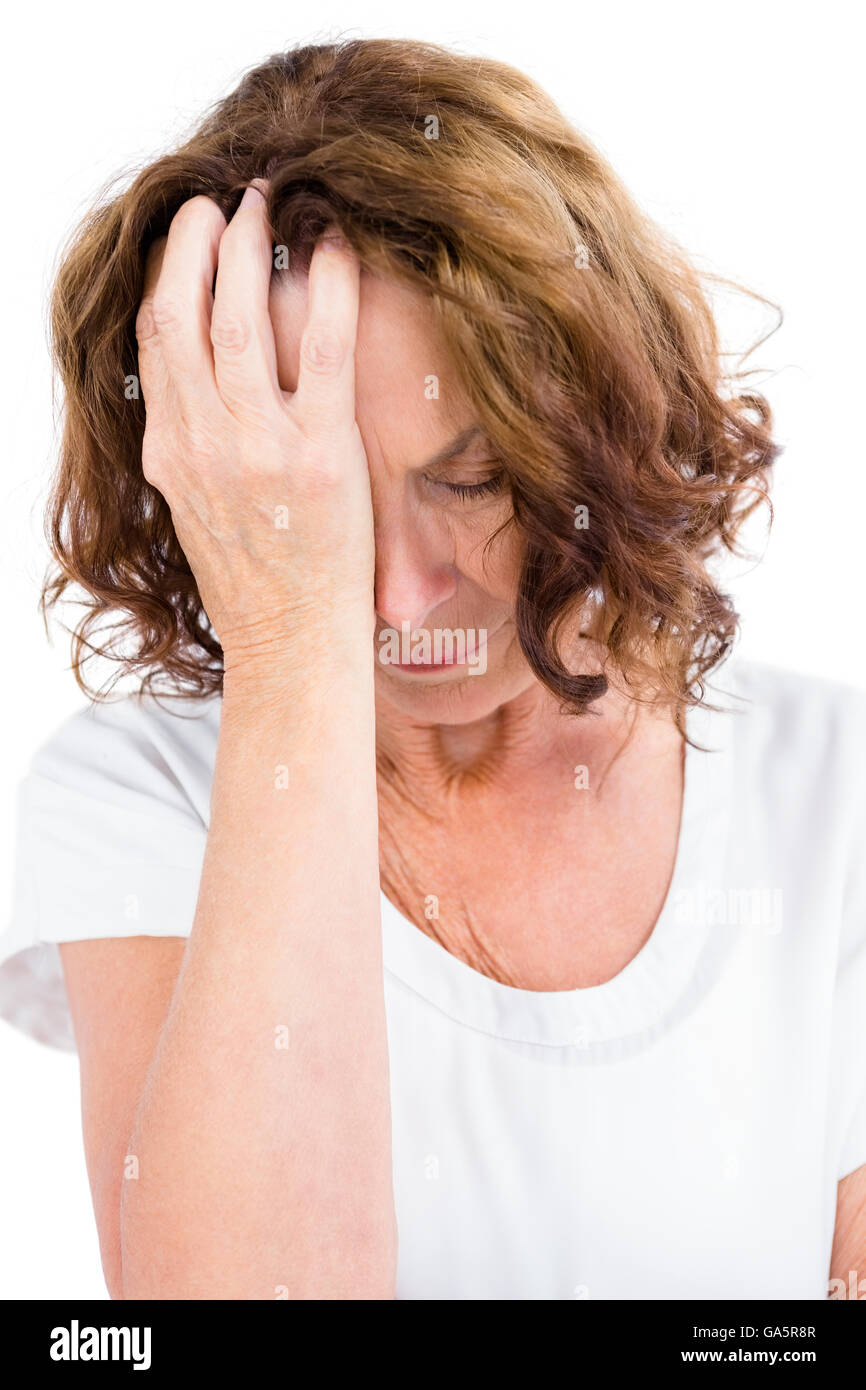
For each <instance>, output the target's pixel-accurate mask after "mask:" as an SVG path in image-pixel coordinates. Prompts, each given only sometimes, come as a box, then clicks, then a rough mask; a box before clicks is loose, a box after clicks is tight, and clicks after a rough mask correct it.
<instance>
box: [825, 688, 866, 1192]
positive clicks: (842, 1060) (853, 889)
mask: <svg viewBox="0 0 866 1390" xmlns="http://www.w3.org/2000/svg"><path fill="white" fill-rule="evenodd" d="M850 708H851V715H852V717H851V720H850V724H849V725H848V727H847V729H846V739H845V743H844V747H845V751H846V752H847V757H848V767H849V773H848V776H847V778H846V786H847V788H849V789H850V793H849V794H850V798H851V801H850V804H851V806H852V814H851V815H850V817H849V818H848V825H849V834H848V837H847V840H848V843H847V855H846V860H847V865H848V868H847V874H846V881H845V884H844V888H843V894H842V930H841V935H840V942H839V956H838V966H837V974H836V991H835V1000H834V1017H833V1046H832V1055H831V1065H832V1068H833V1075H832V1077H831V1095H832V1096H833V1112H832V1115H831V1125H830V1136H831V1139H832V1140H833V1141H834V1142H835V1144H836V1146H837V1147H836V1160H835V1175H836V1177H837V1179H842V1178H844V1177H847V1175H848V1174H849V1173H853V1172H854V1170H855V1169H856V1168H860V1167H862V1166H863V1164H866V784H864V781H863V778H862V776H861V775H860V768H861V767H862V764H863V754H862V746H863V730H864V727H866V695H863V694H860V693H859V692H858V694H857V696H856V697H855V698H854V699H853V700H851V701H850Z"/></svg>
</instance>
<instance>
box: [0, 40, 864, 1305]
mask: <svg viewBox="0 0 866 1390" xmlns="http://www.w3.org/2000/svg"><path fill="white" fill-rule="evenodd" d="M53 323H54V342H55V350H56V357H57V362H58V366H59V370H60V373H61V376H62V379H63V382H64V386H65V392H66V424H65V435H64V440H63V446H62V457H61V460H60V467H59V471H58V475H57V479H56V483H55V490H54V495H53V499H52V511H51V537H52V546H53V553H54V557H55V560H56V562H57V565H58V569H57V571H56V573H55V575H54V577H53V578H52V580H51V581H50V583H49V585H48V587H47V589H46V594H45V602H46V606H47V607H51V606H52V605H53V604H54V603H56V602H57V600H58V599H60V598H61V597H62V596H63V594H64V592H65V591H66V590H67V588H68V587H69V586H70V585H73V586H77V592H79V593H80V592H82V591H83V593H84V595H85V599H86V604H87V608H86V612H85V615H84V618H83V620H82V622H81V624H80V625H79V627H78V629H77V631H76V634H75V669H76V672H77V674H78V676H79V679H80V680H81V681H82V683H84V676H83V671H84V665H85V661H86V659H87V658H88V656H89V655H93V654H101V655H102V657H108V658H109V659H111V660H113V661H114V662H115V663H116V664H117V669H118V670H119V671H120V672H126V673H129V672H132V673H133V674H134V675H135V676H136V677H137V678H138V679H139V683H140V685H141V693H140V694H135V693H133V694H127V695H125V696H123V698H121V699H119V700H113V701H108V702H106V701H100V702H98V703H94V704H93V705H92V706H91V707H90V708H88V709H87V710H86V711H84V712H82V713H81V714H78V715H76V716H74V717H73V718H72V719H71V720H70V721H68V722H67V724H66V725H64V726H63V728H62V729H61V730H60V731H59V732H58V733H57V734H56V735H55V736H54V737H53V739H51V740H50V741H49V742H48V743H47V744H46V745H45V746H44V747H43V749H42V750H41V751H40V752H39V753H38V754H37V756H36V759H35V761H34V765H33V768H32V770H31V773H30V774H29V776H28V778H27V779H26V781H25V783H24V786H23V789H22V801H21V836H20V843H19V858H18V885H19V887H18V894H17V897H16V907H15V912H14V914H13V920H12V923H11V925H10V928H9V931H8V933H7V936H6V939H5V942H4V956H5V959H6V963H5V965H4V967H3V973H2V981H3V990H4V995H3V1009H4V1012H5V1015H6V1017H7V1018H9V1019H11V1020H12V1021H13V1022H17V1023H18V1024H19V1025H20V1026H22V1027H25V1028H28V1029H29V1030H30V1031H31V1032H32V1033H33V1034H34V1035H36V1036H37V1037H41V1038H42V1039H43V1040H46V1041H50V1042H53V1043H56V1044H58V1045H66V1046H74V1047H76V1048H77V1050H78V1053H79V1056H80V1061H81V1078H82V1096H83V1115H84V1138H85V1149H86V1155H87V1163H88V1170H89V1174H90V1180H91V1187H92V1193H93V1201H94V1207H95V1213H96V1220H97V1223H98V1227H99V1234H100V1243H101V1250H102V1258H103V1264H104V1269H105V1276H106V1281H107V1285H108V1289H109V1292H110V1294H111V1295H112V1297H114V1298H127V1299H128V1298H133V1299H134V1298H148V1299H150V1298H156V1299H163V1298H175V1297H179V1298H192V1299H197V1298H207V1299H210V1298H244V1299H260V1298H281V1297H290V1298H310V1299H331V1298H337V1299H368V1298H369V1299H390V1298H394V1297H398V1298H443V1299H445V1298H447V1299H476V1298H496V1299H499V1298H503V1299H510V1298H525V1299H566V1298H574V1297H578V1298H582V1297H589V1298H640V1297H652V1298H671V1299H677V1298H683V1297H701V1298H735V1297H744V1298H824V1297H826V1296H827V1292H828V1278H829V1279H832V1280H834V1281H835V1283H834V1284H832V1285H831V1286H830V1292H831V1293H833V1294H834V1295H837V1296H844V1297H848V1296H852V1297H856V1296H857V1292H858V1290H857V1286H856V1271H858V1270H859V1268H860V1267H861V1266H860V1263H859V1262H860V1261H861V1260H862V1257H863V1256H864V1254H866V1249H864V1246H866V1166H864V1165H866V1065H864V1055H863V1045H862V1040H861V1036H860V1030H859V1018H860V1009H861V1001H862V998H863V990H864V988H866V873H864V869H863V856H862V853H861V852H859V851H860V847H861V845H862V833H863V831H864V828H866V795H864V792H863V789H862V785H861V783H860V782H859V781H858V780H857V779H856V777H855V774H854V767H855V764H856V757H857V751H856V750H857V744H858V743H859V739H860V730H861V727H862V721H863V717H864V713H866V703H864V696H863V695H862V694H861V693H859V692H857V691H853V690H849V689H847V688H845V687H843V686H841V685H839V684H836V683H833V682H825V681H819V680H815V679H803V678H800V677H795V676H793V675H789V674H786V673H784V672H780V671H776V670H773V669H771V668H768V667H763V666H760V665H756V664H752V663H745V662H742V661H739V660H735V659H734V658H733V656H732V647H733V645H734V641H735V638H736V634H737V615H736V613H735V611H734V609H733V606H732V604H731V602H730V600H729V599H728V597H727V596H726V595H725V594H724V593H723V592H721V590H720V588H719V587H718V584H717V581H716V580H715V579H714V578H713V576H712V574H711V563H712V561H713V558H714V556H715V554H716V553H717V552H718V551H719V549H720V548H721V547H727V548H729V549H734V548H735V545H736V537H737V534H738V531H739V528H740V526H741V524H742V522H743V520H744V519H745V517H746V516H747V515H748V514H749V513H750V512H751V511H752V510H753V509H754V508H755V507H756V506H758V505H759V504H760V503H761V501H763V500H764V499H765V498H766V492H767V486H768V476H769V472H770V469H771V466H772V463H773V460H774V458H775V456H776V454H777V452H778V450H777V447H776V445H775V444H774V442H773V439H772V432H771V419H770V412H769V410H768V408H767V405H766V402H765V401H764V400H763V399H762V397H761V396H760V395H758V394H756V393H754V392H742V391H738V390H736V389H733V390H732V389H730V388H731V387H732V386H733V387H734V388H736V383H731V382H726V381H725V379H724V378H723V375H722V373H721V370H720V365H719V348H718V342H717V338H716V330H715V325H714V323H713V320H712V316H711V313H710V310H709V307H708V305H707V301H706V299H705V297H704V293H703V290H702V288H701V285H700V282H699V280H698V277H697V276H696V275H695V273H694V272H693V271H692V270H691V268H690V267H689V264H688V261H687V260H686V258H685V257H684V256H683V255H682V253H681V252H680V251H679V250H678V248H676V247H675V246H674V245H672V244H671V243H670V242H668V241H666V240H665V239H664V238H663V237H662V236H661V234H660V233H659V232H658V230H657V229H656V228H654V227H652V225H651V224H650V223H649V222H648V221H647V220H646V219H645V218H644V217H642V216H641V214H640V213H639V212H638V210H637V209H636V208H635V207H634V205H633V204H632V202H631V201H630V199H629V197H628V195H627V194H626V192H625V191H624V189H623V188H622V186H621V185H620V184H619V182H618V181H617V179H616V178H615V176H614V174H613V173H612V171H611V170H610V169H609V167H608V166H607V165H606V164H605V163H604V161H603V160H602V159H601V158H600V157H599V155H598V154H597V153H596V152H595V151H594V150H593V149H592V148H591V146H589V145H588V144H587V142H586V141H585V140H584V139H583V138H582V137H580V136H579V135H578V134H576V133H575V132H574V131H573V130H572V129H571V128H570V127H569V126H568V125H567V124H566V122H565V121H564V119H563V117H562V116H561V115H560V114H559V112H558V111H557V110H556V108H555V107H554V106H553V105H552V103H551V102H550V101H549V99H548V98H546V97H545V96H544V95H543V93H541V92H540V91H539V90H538V89H537V88H536V87H535V86H534V85H533V84H531V83H530V82H529V81H528V80H527V79H525V78H524V77H522V76H521V75H520V74H519V73H517V72H515V71H513V70H512V69H510V68H507V67H504V66H502V65H500V64H497V63H493V62H489V61H478V60H476V59H471V60H470V59H468V58H464V57H460V56H456V55H454V54H451V53H449V52H447V51H445V50H442V49H439V48H435V47H433V46H427V45H420V44H414V43H408V42H407V43H402V42H400V43H398V42H391V41H385V40H375V41H365V42H362V41H353V42H347V43H339V44H334V45H323V46H320V47H314V48H304V49H300V50H296V51H292V52H289V53H288V54H285V55H281V56H278V57H276V58H274V59H272V60H271V61H269V62H267V63H265V64H263V65H262V66H261V67H260V68H258V69H256V70H255V71H253V72H252V73H251V74H250V75H249V76H248V77H247V78H246V79H245V81H244V82H243V83H242V85H241V86H240V88H239V89H238V91H237V92H235V93H234V94H233V95H232V96H231V97H229V98H228V99H227V100H226V101H225V102H223V103H222V104H221V105H220V106H219V107H217V108H216V110H215V111H214V113H213V114H212V115H211V116H210V117H209V118H208V119H207V121H206V122H205V123H204V124H203V125H202V127H201V128H200V130H199V131H198V132H197V133H196V134H195V135H194V136H193V137H192V139H191V140H190V141H189V142H188V143H187V144H186V145H185V146H184V147H183V148H182V149H180V150H179V151H178V152H177V153H175V154H173V155H171V156H168V157H166V158H163V159H161V160H159V161H158V162H156V163H155V164H153V165H151V166H150V167H149V168H147V169H146V170H145V171H144V172H143V173H142V174H141V175H140V176H139V177H138V178H137V179H136V180H135V182H134V183H133V184H132V186H131V187H130V188H129V190H128V191H127V192H125V193H123V194H121V195H120V196H118V197H116V198H115V199H114V200H113V201H111V202H109V203H108V204H106V205H105V206H103V207H100V208H99V209H98V210H97V211H96V212H95V213H94V214H93V216H92V217H91V218H90V220H89V221H88V223H87V224H86V225H85V226H84V228H83V229H82V231H81V232H80V233H79V235H78V237H77V239H76V241H75V243H74V244H73V246H72V248H71V249H70V251H69V253H68V255H67V257H66V259H65V260H64V263H63V266H62V269H61V271H60V275H59V279H58V283H57V287H56V291H55V298H54V318H53ZM106 619H107V620H108V623H109V627H108V628H107V629H106V627H105V625H104V622H105V620H106ZM711 676H712V677H713V682H714V683H713V685H712V686H709V678H710V677H711ZM85 688H87V689H89V688H90V687H89V686H86V685H85ZM166 692H169V693H166ZM102 693H104V692H102ZM709 693H712V694H713V695H714V697H715V698H714V700H713V701H710V700H709V699H708V698H707V697H708V694H709ZM61 966H62V974H61ZM398 1235H399V1240H398ZM851 1271H853V1272H855V1280H854V1283H853V1284H851V1282H850V1279H849V1273H850V1272H851ZM840 1281H841V1285H840ZM864 1289H866V1285H864Z"/></svg>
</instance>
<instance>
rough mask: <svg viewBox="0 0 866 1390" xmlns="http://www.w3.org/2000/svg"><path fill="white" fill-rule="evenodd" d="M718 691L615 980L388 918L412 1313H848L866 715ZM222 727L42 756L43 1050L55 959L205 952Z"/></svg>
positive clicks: (816, 692)
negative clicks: (841, 1188)
mask: <svg viewBox="0 0 866 1390" xmlns="http://www.w3.org/2000/svg"><path fill="white" fill-rule="evenodd" d="M710 698H711V699H713V700H714V701H716V702H719V703H723V704H724V705H725V706H726V712H725V713H721V714H715V713H712V712H710V711H708V710H706V709H700V710H697V711H694V712H692V714H691V715H690V719H689V729H690V732H691V734H692V736H693V737H694V738H695V739H696V741H697V742H698V743H700V744H703V745H705V746H709V747H711V748H713V749H715V750H716V751H714V752H709V753H702V752H697V751H695V750H694V749H691V748H690V749H689V750H688V752H687V762H686V795H685V805H684V809H683V822H682V827H681V833H680V846H679V852H678V857H677V863H676V868H675V873H674V880H673V882H672V884H671V887H670V891H669V893H668V897H667V900H666V903H665V906H664V909H663V911H662V914H661V917H660V919H659V921H658V923H657V925H656V928H655V930H654V932H653V934H652V935H651V937H650V939H649V940H648V942H647V943H646V944H645V946H644V947H643V949H642V950H641V951H640V952H639V953H638V954H637V956H636V957H635V958H634V959H633V960H632V961H631V962H630V963H629V964H628V965H627V966H626V967H625V969H623V970H622V971H621V972H620V973H619V974H618V975H616V976H615V977H614V978H613V979H612V980H609V981H608V982H606V983H605V984H602V985H599V986H594V987H592V988H587V989H578V990H570V991H566V992H561V993H534V992H531V991H526V990H516V989H512V988H510V987H508V986H505V985H501V984H498V983H496V982H495V981H493V980H490V979H488V978H487V977H486V976H483V975H481V974H479V973H478V972H476V971H475V970H473V969H471V968H470V967H469V966H467V965H464V964H463V963H461V962H460V961H458V960H457V959H455V958H454V957H452V956H451V955H449V954H448V953H447V952H446V951H445V950H444V949H443V948H442V947H440V946H439V945H438V944H437V943H435V942H434V941H432V940H431V939H429V938H428V937H426V936H425V935H424V934H423V933H422V932H421V931H419V930H418V929H417V928H416V927H414V926H413V925H412V924H411V923H409V922H408V921H407V920H406V919H405V918H403V917H402V916H401V915H400V913H399V912H397V910H396V909H395V908H394V907H393V906H392V905H391V904H390V903H389V902H388V901H387V899H385V898H384V896H383V900H382V915H383V922H382V927H383V934H384V953H385V967H386V969H385V994H386V1007H387V1018H388V1033H389V1043H390V1059H391V1085H392V1102H393V1128H394V1176H395V1191H396V1202H397V1218H398V1227H399V1236H400V1254H399V1274H398V1286H397V1294H398V1297H399V1298H404V1299H440V1298H441V1299H485V1298H489V1299H569V1298H616V1299H628V1298H647V1297H648V1298H676V1299H679V1298H786V1299H787V1298H824V1297H825V1296H826V1280H827V1275H828V1268H829V1257H830V1247H831V1242H832V1235H833V1222H834V1210H835V1201H836V1185H837V1182H838V1180H839V1179H840V1178H841V1177H843V1176H844V1175H845V1174H847V1173H849V1172H851V1171H852V1170H853V1169H855V1168H857V1167H858V1166H860V1165H861V1164H863V1163H866V1041H864V1040H866V1029H864V1002H866V788H864V777H863V773H864V755H863V747H864V733H863V731H864V728H866V693H863V692H860V691H858V690H855V689H853V688H850V687H847V686H844V685H841V684H837V683H834V682H830V681H822V680H817V679H814V678H804V677H802V676H798V675H794V674H791V673H788V672H785V671H780V670H777V669H775V668H772V667H769V666H765V665H762V664H757V663H751V662H743V661H741V660H739V659H737V660H733V659H729V660H728V661H727V662H726V663H725V665H724V666H723V667H722V668H721V670H720V671H719V672H717V673H716V676H715V678H714V680H713V682H712V686H711V689H710ZM219 712H220V701H219V699H218V698H213V699H210V700H203V701H197V702H192V703H191V702H188V701H179V700H165V701H162V702H161V703H159V702H157V701H155V700H153V699H139V698H126V699H123V700H120V701H118V702H116V703H114V704H111V705H108V706H101V707H100V706H94V707H92V708H88V709H86V710H84V711H82V712H81V713H79V714H76V715H74V716H73V717H72V718H71V719H70V720H68V721H67V722H66V723H65V724H64V725H63V726H62V727H61V728H60V729H59V731H58V732H57V733H56V734H55V735H54V736H53V738H51V739H50V740H49V742H48V743H47V744H46V745H45V746H44V747H43V748H42V749H41V750H40V751H39V753H38V754H37V755H36V757H35V759H34V761H33V765H32V770H31V772H30V773H29V775H28V777H27V778H26V779H25V781H24V783H23V785H22V788H21V802H20V815H19V844H18V852H17V861H16V869H17V882H16V891H15V901H14V906H13V913H12V918H11V923H10V926H9V928H8V931H7V932H6V933H5V935H4V936H2V937H0V961H3V962H4V963H3V964H2V966H0V1014H2V1016H4V1017H5V1018H7V1019H8V1020H9V1021H10V1022H12V1023H13V1024H15V1025H16V1026H18V1027H19V1028H22V1029H24V1030H26V1031H27V1032H29V1033H31V1034H32V1035H33V1036H34V1037H36V1038H38V1039H40V1040H41V1041H43V1042H47V1043H51V1044H54V1045H56V1046H59V1047H65V1048H74V1045H75V1044H74V1039H73V1036H72V1031H71V1027H70V1021H69V1013H68V1007H67V1002H66V994H65V989H64V985H63V977H62V972H61V969H60V959H59V952H58V950H57V946H56V943H57V942H59V941H70V940H75V939H80V938H87V937H97V938H104V937H116V936H131V935H141V934H144V935H153V936H187V935H188V934H189V931H190V928H191V924H192V920H193V913H194V909H195V901H196V894H197V888H198V879H199V875H200V871H201V861H202V854H203V850H204V844H205V837H206V834H207V824H208V815H209V794H210V781H211V776H212V770H213V762H214V756H215V747H216V737H217V730H218V724H219ZM577 794H579V793H576V795H577ZM527 871H528V872H531V866H527ZM347 1181H351V1175H350V1174H347Z"/></svg>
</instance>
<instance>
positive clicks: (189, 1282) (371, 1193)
mask: <svg viewBox="0 0 866 1390" xmlns="http://www.w3.org/2000/svg"><path fill="white" fill-rule="evenodd" d="M365 627H366V625H365V624H361V625H360V635H359V637H358V639H357V641H355V640H354V639H352V638H351V637H350V638H349V639H345V640H344V639H340V640H339V641H338V642H334V643H333V644H332V645H331V646H330V647H329V648H327V649H326V648H325V646H324V645H323V643H322V642H321V640H319V641H318V642H317V644H316V645H317V648H318V653H319V654H318V655H316V653H315V652H312V651H308V652H306V653H304V659H303V661H302V662H299V661H298V660H297V654H296V656H295V660H294V662H293V663H292V670H291V671H290V670H289V669H288V662H287V664H286V669H285V670H283V669H282V666H281V663H280V662H279V661H278V660H275V659H271V660H270V661H269V662H268V663H267V664H265V663H264V661H262V662H261V663H260V664H259V665H258V666H257V665H256V663H250V665H249V667H248V668H247V669H245V670H241V669H239V670H237V671H235V672H233V671H231V670H229V671H228V672H227V675H226V684H225V693H224V698H223V707H222V715H221V726H220V735H219V744H218V753H217V762H216V770H215V777H214V784H213V794H212V812H211V826H210V833H209V836H208V843H207V849H206V854H205V860H204V865H203V871H202V878H201V886H200V894H199V900H198V905H197V910H196V914H195V920H194V924H193V927H192V931H191V935H190V939H189V943H188V946H187V951H186V955H185V959H184V964H183V967H182V969H181V972H180V975H179V978H178V983H177V987H176V990H175V994H174V997H173V1000H172V1006H171V1009H170V1012H169V1015H168V1018H167V1020H166V1023H165V1026H164V1029H163V1032H162V1035H161V1038H160V1043H159V1046H158V1048H157V1051H156V1055H155V1057H154V1060H153V1063H152V1065H151V1069H150V1072H149V1075H148V1079H147V1083H146V1086H145V1089H144V1093H143V1095H142V1098H141V1102H140V1105H139V1108H138V1113H137V1117H136V1122H135V1127H134V1133H133V1136H132V1140H131V1150H130V1151H131V1153H132V1154H134V1155H135V1157H136V1158H137V1160H138V1173H139V1176H138V1178H137V1179H136V1180H134V1181H126V1182H125V1183H124V1187H123V1197H122V1216H121V1227H122V1252H123V1286H124V1297H125V1298H222V1297H225V1298H276V1297H280V1296H283V1297H286V1296H287V1297H289V1298H318V1299H323V1298H324V1299H327V1298H390V1297H393V1284H394V1269H395V1262H396V1223H395V1217H394V1207H393V1195H392V1178H391V1128H390V1105H389V1084H388V1055H387V1043H386V1030H385V1012H384V999H383V981H382V963H381V926H380V912H379V874H378V845H377V812H376V776H375V740H374V714H373V710H374V706H373V672H372V657H371V641H370V634H369V633H367V632H366V631H365ZM299 671H300V673H301V674H300V676H299V674H298V673H299Z"/></svg>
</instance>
